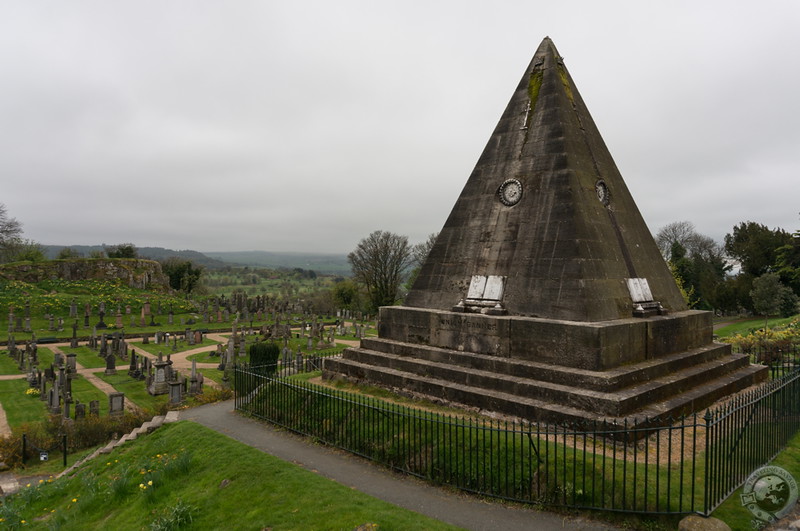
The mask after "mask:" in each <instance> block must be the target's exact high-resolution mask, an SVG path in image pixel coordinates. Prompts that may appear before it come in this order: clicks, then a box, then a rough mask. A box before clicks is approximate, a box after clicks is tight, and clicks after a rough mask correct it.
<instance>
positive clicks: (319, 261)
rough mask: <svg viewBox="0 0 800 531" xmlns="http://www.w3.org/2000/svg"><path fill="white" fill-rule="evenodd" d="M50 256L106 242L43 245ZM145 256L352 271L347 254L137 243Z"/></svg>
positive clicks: (209, 264) (214, 264)
mask: <svg viewBox="0 0 800 531" xmlns="http://www.w3.org/2000/svg"><path fill="white" fill-rule="evenodd" d="M42 247H43V249H44V252H45V256H47V258H50V259H53V258H55V257H56V256H58V253H59V252H60V251H61V249H63V248H64V247H69V248H70V249H72V250H73V251H75V252H77V253H79V254H80V255H81V256H85V257H88V256H90V255H91V254H92V253H93V252H98V251H103V250H104V247H103V246H102V245H43V246H42ZM137 251H138V253H139V256H140V257H141V258H149V259H151V260H166V259H167V258H170V257H173V256H176V257H179V258H184V259H186V260H191V261H192V262H193V263H195V264H196V265H202V266H203V267H205V268H207V269H221V268H223V267H227V266H233V267H236V266H249V267H264V268H269V269H294V268H297V267H299V268H302V269H310V270H313V271H316V272H317V273H321V274H324V275H342V276H349V275H350V264H348V263H347V255H345V254H325V253H279V252H269V251H234V252H205V253H201V252H199V251H192V250H183V251H174V250H172V249H165V248H163V247H137Z"/></svg>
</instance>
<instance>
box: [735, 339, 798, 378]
mask: <svg viewBox="0 0 800 531" xmlns="http://www.w3.org/2000/svg"><path fill="white" fill-rule="evenodd" d="M732 350H733V352H736V353H741V354H748V355H750V362H751V363H760V364H763V365H767V366H769V369H770V376H771V378H772V379H773V380H774V379H777V378H780V377H781V376H783V375H785V374H788V373H790V372H793V371H796V370H799V369H800V348H798V346H797V345H791V344H787V345H779V344H778V345H757V346H752V347H745V348H742V347H736V346H734V347H733V349H732Z"/></svg>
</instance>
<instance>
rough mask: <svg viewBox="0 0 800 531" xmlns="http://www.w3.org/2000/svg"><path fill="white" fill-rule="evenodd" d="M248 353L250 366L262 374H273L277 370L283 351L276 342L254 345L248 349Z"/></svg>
mask: <svg viewBox="0 0 800 531" xmlns="http://www.w3.org/2000/svg"><path fill="white" fill-rule="evenodd" d="M247 353H248V354H249V355H250V366H251V367H253V368H254V369H256V370H257V371H258V372H259V373H260V374H273V373H274V372H275V371H276V370H277V368H278V358H279V357H280V355H281V349H280V347H279V346H278V344H277V343H275V342H274V341H270V342H269V343H264V342H257V343H253V344H252V345H250V346H249V347H248V348H247Z"/></svg>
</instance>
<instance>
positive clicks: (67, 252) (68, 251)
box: [56, 247, 81, 260]
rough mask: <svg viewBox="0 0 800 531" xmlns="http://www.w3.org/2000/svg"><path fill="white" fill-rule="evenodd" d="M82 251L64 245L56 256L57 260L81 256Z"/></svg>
mask: <svg viewBox="0 0 800 531" xmlns="http://www.w3.org/2000/svg"><path fill="white" fill-rule="evenodd" d="M80 257H81V253H79V252H78V251H75V250H74V249H72V248H70V247H64V248H62V249H61V250H60V251H58V255H57V256H56V259H57V260H67V259H70V258H80Z"/></svg>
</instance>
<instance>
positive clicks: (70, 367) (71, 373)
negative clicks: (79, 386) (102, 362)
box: [67, 352, 78, 379]
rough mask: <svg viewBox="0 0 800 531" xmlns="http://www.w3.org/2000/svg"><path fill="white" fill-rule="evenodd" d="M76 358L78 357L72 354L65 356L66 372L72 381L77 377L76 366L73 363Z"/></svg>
mask: <svg viewBox="0 0 800 531" xmlns="http://www.w3.org/2000/svg"><path fill="white" fill-rule="evenodd" d="M77 356H78V355H77V354H75V353H74V352H70V353H68V354H67V372H68V374H69V377H70V378H73V379H75V378H77V377H78V372H77V371H78V365H77V363H76V361H75V359H76V358H77Z"/></svg>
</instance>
